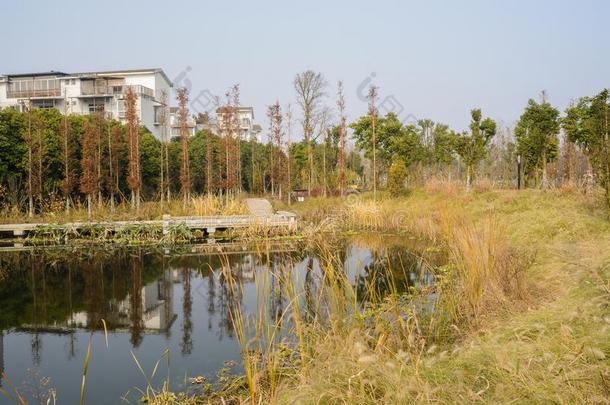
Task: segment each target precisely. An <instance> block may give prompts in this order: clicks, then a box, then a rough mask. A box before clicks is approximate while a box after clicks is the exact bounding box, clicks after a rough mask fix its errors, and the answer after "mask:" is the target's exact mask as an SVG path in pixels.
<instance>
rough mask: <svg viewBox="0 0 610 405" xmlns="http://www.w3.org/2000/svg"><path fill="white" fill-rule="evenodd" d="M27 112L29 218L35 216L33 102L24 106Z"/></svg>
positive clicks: (24, 135)
mask: <svg viewBox="0 0 610 405" xmlns="http://www.w3.org/2000/svg"><path fill="white" fill-rule="evenodd" d="M24 107H25V108H26V112H27V128H26V130H25V131H24V132H23V141H24V143H25V144H26V146H27V163H26V171H27V174H28V184H27V192H28V216H29V217H30V218H32V217H33V216H34V173H33V172H34V148H35V141H34V136H33V132H32V101H31V100H28V103H27V105H26V104H24Z"/></svg>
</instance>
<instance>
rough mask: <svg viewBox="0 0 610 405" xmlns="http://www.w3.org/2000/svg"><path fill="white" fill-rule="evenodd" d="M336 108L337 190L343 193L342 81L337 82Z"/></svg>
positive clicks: (343, 106)
mask: <svg viewBox="0 0 610 405" xmlns="http://www.w3.org/2000/svg"><path fill="white" fill-rule="evenodd" d="M337 109H338V110H339V159H338V162H337V182H338V183H339V191H340V193H341V195H343V193H344V191H345V179H346V178H345V143H346V139H347V126H346V118H345V96H344V94H343V82H342V81H341V80H339V82H338V83H337Z"/></svg>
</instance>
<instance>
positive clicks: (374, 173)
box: [372, 117, 377, 200]
mask: <svg viewBox="0 0 610 405" xmlns="http://www.w3.org/2000/svg"><path fill="white" fill-rule="evenodd" d="M372 121H373V122H372V126H373V199H374V200H376V199H377V156H376V154H377V140H376V134H375V117H373V120H372Z"/></svg>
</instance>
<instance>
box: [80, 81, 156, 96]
mask: <svg viewBox="0 0 610 405" xmlns="http://www.w3.org/2000/svg"><path fill="white" fill-rule="evenodd" d="M129 88H131V89H132V90H133V92H134V93H135V94H137V95H140V96H147V97H153V95H154V91H153V89H151V88H148V87H145V86H142V85H139V84H132V85H126V84H121V85H106V84H102V85H99V84H94V83H88V82H81V88H80V89H81V95H82V96H108V97H110V96H115V95H120V94H126V93H127V90H128V89H129Z"/></svg>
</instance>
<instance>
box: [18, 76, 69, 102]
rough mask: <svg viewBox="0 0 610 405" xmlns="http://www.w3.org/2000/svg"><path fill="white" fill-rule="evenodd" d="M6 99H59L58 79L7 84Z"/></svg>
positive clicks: (19, 81)
mask: <svg viewBox="0 0 610 405" xmlns="http://www.w3.org/2000/svg"><path fill="white" fill-rule="evenodd" d="M6 96H7V98H59V97H61V88H60V84H59V80H58V79H34V80H14V81H10V82H9V83H8V88H7V90H6Z"/></svg>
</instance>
